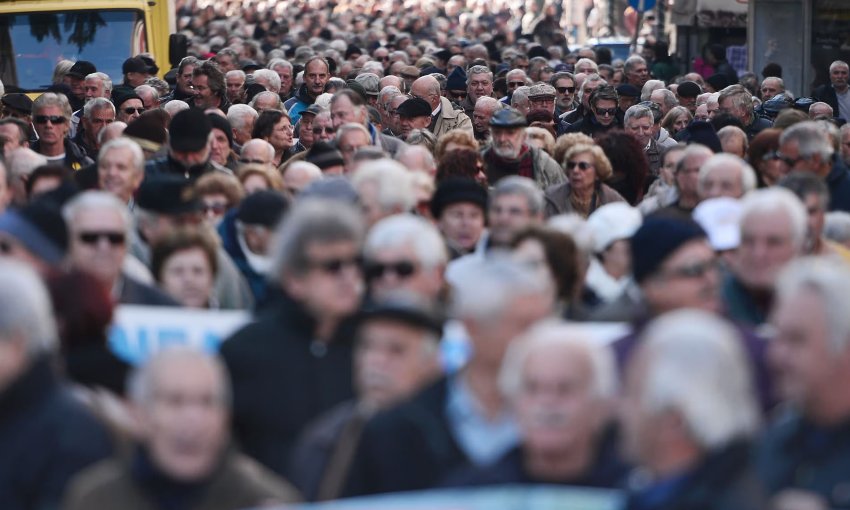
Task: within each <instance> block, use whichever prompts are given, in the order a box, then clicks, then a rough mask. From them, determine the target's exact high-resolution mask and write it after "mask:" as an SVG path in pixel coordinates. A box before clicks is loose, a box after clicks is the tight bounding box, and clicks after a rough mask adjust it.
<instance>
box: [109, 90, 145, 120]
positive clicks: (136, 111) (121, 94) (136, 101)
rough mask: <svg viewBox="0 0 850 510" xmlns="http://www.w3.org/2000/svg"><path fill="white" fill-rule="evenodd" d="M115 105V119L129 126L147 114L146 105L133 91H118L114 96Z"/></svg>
mask: <svg viewBox="0 0 850 510" xmlns="http://www.w3.org/2000/svg"><path fill="white" fill-rule="evenodd" d="M112 102H113V103H114V104H115V119H116V120H119V121H121V122H125V123H127V124H129V123H131V122H133V121H134V120H136V119H138V118H139V116H141V115H142V114H143V113H144V112H145V105H144V103H142V98H140V97H139V96H138V95H137V94H136V93H135V92H133V91H132V90H129V91H128V90H126V89H116V90H115V92H114V93H113V94H112Z"/></svg>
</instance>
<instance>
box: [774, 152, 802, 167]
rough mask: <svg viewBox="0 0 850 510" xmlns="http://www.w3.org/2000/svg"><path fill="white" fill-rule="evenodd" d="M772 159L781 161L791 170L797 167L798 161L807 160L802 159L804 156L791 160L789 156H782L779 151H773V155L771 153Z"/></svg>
mask: <svg viewBox="0 0 850 510" xmlns="http://www.w3.org/2000/svg"><path fill="white" fill-rule="evenodd" d="M772 159H778V160H780V161H782V162H783V163H785V164H786V165H788V166H789V167H792V168H793V167H795V166H796V165H797V163H799V162H800V161H805V160H807V159H809V158H807V157H804V156H799V157H796V158H792V157H790V156H786V155H785V154H782V153H781V152H779V151H774V153H773V158H772Z"/></svg>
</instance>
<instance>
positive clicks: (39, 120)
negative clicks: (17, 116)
mask: <svg viewBox="0 0 850 510" xmlns="http://www.w3.org/2000/svg"><path fill="white" fill-rule="evenodd" d="M33 120H34V121H35V123H36V124H47V123H48V122H50V123H51V124H64V123H66V122H67V121H68V119H66V118H65V117H63V116H61V115H36V116H35V117H33Z"/></svg>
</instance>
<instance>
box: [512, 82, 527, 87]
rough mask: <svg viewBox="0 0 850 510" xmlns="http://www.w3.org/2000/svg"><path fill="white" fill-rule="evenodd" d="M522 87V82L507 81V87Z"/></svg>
mask: <svg viewBox="0 0 850 510" xmlns="http://www.w3.org/2000/svg"><path fill="white" fill-rule="evenodd" d="M524 86H525V82H524V81H509V82H508V87H524Z"/></svg>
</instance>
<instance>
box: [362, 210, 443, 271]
mask: <svg viewBox="0 0 850 510" xmlns="http://www.w3.org/2000/svg"><path fill="white" fill-rule="evenodd" d="M401 246H410V247H411V248H412V249H413V251H414V253H415V254H416V259H417V262H418V263H419V264H421V265H422V266H423V267H425V268H426V269H433V268H436V267H440V266H444V265H446V263H447V262H448V260H449V256H448V251H447V250H446V243H445V241H444V240H443V237H442V236H441V235H440V232H439V231H438V230H437V228H436V227H435V226H434V225H433V224H431V223H430V222H428V221H426V220H424V219H422V218H421V217H419V216H414V215H412V214H396V215H393V216H390V217H388V218H384V219H382V220H381V221H379V222H377V223H375V225H374V226H373V227H372V229H371V230H370V231H369V235H368V236H367V237H366V244H365V245H364V247H363V253H364V255H365V256H366V258H367V259H368V258H370V257H374V256H375V255H376V254H380V253H381V252H382V251H384V250H387V249H391V248H397V247H401Z"/></svg>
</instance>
